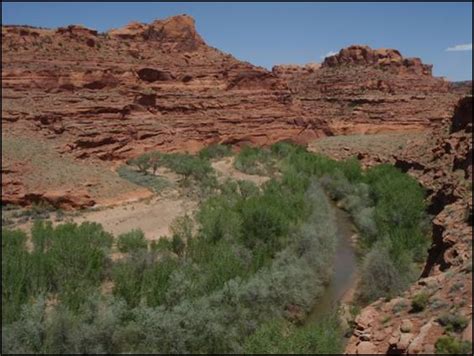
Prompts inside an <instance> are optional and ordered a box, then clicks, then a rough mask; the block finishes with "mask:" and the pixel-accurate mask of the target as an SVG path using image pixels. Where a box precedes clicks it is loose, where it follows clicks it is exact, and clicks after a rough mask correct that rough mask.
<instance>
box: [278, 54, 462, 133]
mask: <svg viewBox="0 0 474 356" xmlns="http://www.w3.org/2000/svg"><path fill="white" fill-rule="evenodd" d="M276 69H278V68H276ZM276 72H277V73H278V70H276ZM283 77H284V78H285V79H287V81H288V85H289V87H290V89H291V91H292V93H293V96H294V97H295V100H298V101H299V102H300V104H301V107H302V110H303V112H305V115H307V116H309V117H322V118H324V119H325V120H327V121H328V126H329V129H330V131H331V132H332V133H333V134H336V135H337V134H351V133H377V132H384V131H404V130H423V129H426V128H427V127H434V126H437V125H439V123H440V121H442V120H443V119H447V118H449V115H450V110H451V108H452V106H453V105H454V104H455V102H456V101H457V100H458V98H459V93H454V92H453V91H451V90H450V87H449V83H448V82H447V81H445V80H443V79H441V78H435V77H433V76H432V75H431V66H430V65H426V64H423V63H422V62H421V60H420V59H419V58H404V57H403V56H402V55H401V54H400V52H398V51H397V50H393V49H376V50H374V49H371V48H369V47H367V46H350V47H348V48H344V49H342V50H341V51H340V52H339V53H338V54H336V55H334V56H330V57H327V58H326V59H325V60H324V62H323V63H322V65H321V68H320V69H318V70H315V71H314V72H312V73H302V72H301V71H299V72H298V71H295V72H294V74H292V75H288V72H287V73H286V74H285V75H284V76H283Z"/></svg>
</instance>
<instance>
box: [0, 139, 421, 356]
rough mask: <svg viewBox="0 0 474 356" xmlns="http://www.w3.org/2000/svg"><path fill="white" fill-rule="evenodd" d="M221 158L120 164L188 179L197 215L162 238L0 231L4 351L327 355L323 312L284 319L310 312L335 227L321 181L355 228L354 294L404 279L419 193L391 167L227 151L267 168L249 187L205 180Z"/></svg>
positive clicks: (413, 257)
mask: <svg viewBox="0 0 474 356" xmlns="http://www.w3.org/2000/svg"><path fill="white" fill-rule="evenodd" d="M229 152H230V151H229V150H228V148H225V147H220V146H216V147H211V148H208V149H205V150H203V151H201V152H200V153H199V154H198V155H197V156H190V155H184V154H158V153H148V154H146V155H145V156H140V157H138V158H137V159H136V160H132V161H130V162H129V163H130V165H132V166H135V167H136V169H135V170H134V172H135V174H138V173H139V174H142V175H143V176H150V177H156V175H155V173H156V170H157V169H158V167H160V166H164V167H167V168H169V169H171V170H174V171H175V172H177V173H178V174H181V175H182V176H183V181H187V182H188V183H189V184H191V185H192V184H196V185H198V186H200V187H201V189H200V191H201V193H204V194H202V195H201V196H202V198H203V200H202V203H201V206H200V209H199V211H198V212H197V213H196V214H195V216H194V217H190V216H187V215H186V216H183V217H181V218H179V219H177V220H176V221H175V222H174V224H173V226H172V236H170V237H169V238H168V239H160V240H159V241H158V242H154V243H152V244H148V242H147V241H146V240H145V239H144V236H143V234H142V233H141V232H140V231H131V232H130V233H127V234H123V235H121V236H119V237H118V238H117V239H116V240H115V243H113V238H112V236H111V235H109V234H107V233H105V232H104V231H103V230H102V228H101V227H100V226H99V225H96V224H87V223H84V224H82V225H79V226H77V225H75V224H63V225H59V226H57V227H52V226H51V224H48V223H43V222H37V223H36V224H35V225H34V227H33V229H32V231H31V235H32V238H31V241H29V242H28V243H27V237H26V235H25V234H24V233H23V232H19V231H12V230H2V247H3V249H2V287H3V291H2V296H3V299H2V324H3V328H2V341H3V342H2V345H3V346H2V347H3V352H15V353H20V352H48V353H49V352H51V353H64V352H78V353H98V352H113V353H116V352H142V353H147V352H155V353H156V352H163V353H187V352H193V353H198V352H199V353H200V352H207V353H226V352H234V353H236V352H237V353H242V352H249V353H250V352H251V353H259V352H285V353H286V352H294V353H331V352H333V353H337V352H340V351H341V335H342V331H341V330H340V327H339V325H338V322H337V318H336V317H335V315H329V316H328V318H327V319H326V320H322V321H321V322H320V323H318V324H317V325H307V326H305V327H296V326H295V325H294V324H293V323H292V321H294V319H293V316H292V315H291V314H292V313H291V312H290V309H292V308H293V310H294V309H295V308H296V309H297V310H300V311H302V312H307V311H309V309H310V308H311V306H312V305H313V304H314V303H315V302H316V301H317V299H318V297H319V296H320V295H321V293H322V292H323V290H324V284H325V283H326V282H327V281H328V278H329V275H330V270H331V261H332V256H333V254H334V251H335V244H336V226H335V221H334V216H333V210H332V207H331V204H330V202H329V201H328V198H327V197H326V194H325V193H324V191H323V189H322V187H324V188H325V190H326V191H327V192H328V193H329V194H330V196H331V197H332V198H333V199H335V200H337V201H339V204H340V205H341V206H343V207H344V208H345V209H346V210H348V211H349V212H350V213H351V214H352V216H353V217H354V221H355V223H356V224H357V226H358V227H359V229H360V233H361V236H360V248H361V252H362V253H363V255H365V258H364V261H363V265H362V277H363V278H362V282H361V283H362V287H361V289H360V290H361V293H360V295H359V299H360V301H361V302H368V301H370V300H373V299H374V298H376V297H379V296H391V295H394V294H395V293H398V292H401V290H402V289H403V288H404V287H406V285H407V283H408V282H409V281H411V278H412V277H413V274H412V272H413V270H414V269H413V268H414V266H415V263H416V261H417V260H419V259H420V258H421V257H422V252H423V251H424V247H425V246H426V243H427V241H426V239H425V237H424V230H423V219H424V215H423V214H424V213H423V209H424V206H423V192H422V190H421V189H420V188H419V186H418V184H417V183H416V182H415V181H414V180H412V179H411V178H409V177H407V176H405V175H403V174H402V173H400V172H398V171H397V170H396V169H394V168H392V167H389V166H379V167H375V168H373V169H369V170H367V171H366V172H363V171H362V170H361V168H360V166H359V165H358V163H357V161H355V160H348V161H345V162H335V161H332V160H330V159H328V158H325V157H322V156H318V155H313V154H310V153H308V152H306V151H305V150H304V149H303V148H301V147H298V146H293V145H290V144H287V143H278V144H275V145H273V146H272V147H271V148H270V149H266V150H258V149H250V148H244V149H243V150H241V152H240V153H239V154H238V155H237V156H236V159H235V165H236V167H237V168H239V169H241V170H243V171H245V172H249V173H257V171H254V170H252V167H255V165H257V166H258V167H260V168H261V169H263V170H264V171H265V172H266V174H272V179H271V180H269V181H268V182H267V183H265V184H264V185H263V186H262V187H257V186H255V185H254V184H252V183H250V182H248V181H237V182H236V181H227V182H224V183H222V184H218V183H217V179H216V177H215V175H214V172H213V169H212V166H211V165H210V160H211V159H214V158H218V157H222V156H225V155H228V154H229ZM127 169H128V167H127ZM262 172H263V171H259V173H262ZM273 173H277V174H273ZM202 187H207V188H208V189H206V190H204V189H202ZM113 251H120V253H121V254H123V258H119V259H112V258H111V254H110V252H113ZM107 285H109V286H111V292H110V293H106V292H104V286H107ZM400 288H401V289H400ZM105 289H106V288H105Z"/></svg>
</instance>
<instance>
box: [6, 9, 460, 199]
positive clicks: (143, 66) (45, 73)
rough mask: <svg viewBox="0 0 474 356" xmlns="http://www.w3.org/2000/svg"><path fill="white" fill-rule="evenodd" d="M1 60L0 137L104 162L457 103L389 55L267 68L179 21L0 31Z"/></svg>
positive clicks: (439, 114)
mask: <svg viewBox="0 0 474 356" xmlns="http://www.w3.org/2000/svg"><path fill="white" fill-rule="evenodd" d="M2 54H3V56H2V57H3V59H2V104H3V105H2V135H5V136H6V137H10V136H21V137H31V138H35V139H37V140H50V141H51V142H54V143H55V144H56V146H57V150H58V152H60V153H61V154H67V155H72V156H73V157H75V158H77V159H81V160H97V159H99V160H102V161H112V162H111V164H115V163H114V162H117V161H121V160H124V159H127V158H129V157H132V156H134V155H137V154H140V153H142V152H144V151H146V150H152V149H153V150H162V151H176V150H179V151H191V152H193V151H196V150H198V149H200V148H201V147H203V146H205V145H208V144H211V143H228V144H235V145H242V144H255V145H266V144H271V143H273V142H276V141H279V140H284V139H291V140H293V141H295V142H299V143H307V142H309V141H311V140H314V139H316V138H318V137H321V136H325V135H333V134H341V133H348V132H367V133H371V132H379V131H387V130H413V129H424V128H426V127H427V126H428V125H431V124H436V122H437V121H439V120H440V119H442V118H443V117H446V116H447V112H448V111H449V108H450V106H451V104H452V103H453V102H454V97H457V96H459V95H460V94H452V93H449V92H448V84H447V83H446V82H444V81H443V80H440V79H437V78H433V77H432V76H431V75H430V72H429V66H426V65H424V64H422V63H421V61H419V60H415V59H403V58H402V57H401V55H399V53H398V52H397V51H394V50H376V51H373V50H370V49H369V48H366V47H357V46H355V47H354V46H352V47H349V48H348V49H343V50H341V52H340V53H339V55H336V56H334V58H333V59H331V58H332V57H330V58H327V60H326V61H325V62H324V63H323V65H322V66H319V65H318V64H311V65H306V66H292V65H286V66H277V67H275V68H274V69H273V71H271V72H270V71H268V70H266V69H264V68H260V67H256V66H253V65H251V64H250V63H246V62H242V61H239V60H237V59H235V58H234V57H232V56H231V55H228V54H225V53H223V52H221V51H219V50H217V49H215V48H212V47H210V46H208V45H207V44H206V43H205V41H204V40H203V39H202V38H201V36H200V35H199V34H198V33H197V32H196V29H195V24H194V20H193V19H192V18H191V17H189V16H186V15H180V16H175V17H171V18H168V19H165V20H156V21H154V22H152V23H150V24H143V23H136V22H135V23H130V24H128V25H126V26H125V27H123V28H119V29H114V30H110V31H108V32H107V33H98V32H97V31H95V30H91V29H87V28H85V27H83V26H80V25H71V26H68V27H64V28H58V29H43V28H33V27H28V26H2ZM387 68H388V70H387ZM393 68H397V70H394V69H393ZM10 163H11V164H10V165H12V166H15V167H26V166H27V164H25V162H10ZM26 163H27V162H26ZM3 168H4V166H3V165H2V169H3ZM5 169H8V167H6V168H5ZM15 172H16V173H15ZM23 173H24V172H22V171H21V169H18V170H16V171H14V172H13V171H12V172H11V173H9V175H8V177H9V178H11V181H12V182H15V189H13V190H11V191H12V192H15V191H18V192H23V193H24V194H23V193H21V194H22V195H21V196H22V197H24V198H21V199H20V196H19V195H18V196H15V195H14V194H13V195H12V196H11V197H12V199H13V200H12V201H14V202H18V201H22V202H23V203H24V204H27V203H28V201H26V200H25V199H27V198H26V197H27V196H28V192H29V190H30V188H27V187H25V186H24V184H23V181H24V179H23V178H22V174H23ZM63 188H64V187H56V186H55V187H52V190H53V191H58V190H61V189H63ZM19 194H20V193H19ZM2 201H4V202H5V200H4V195H3V194H2Z"/></svg>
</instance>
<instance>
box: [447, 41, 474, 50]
mask: <svg viewBox="0 0 474 356" xmlns="http://www.w3.org/2000/svg"><path fill="white" fill-rule="evenodd" d="M446 51H447V52H454V51H472V43H466V44H460V45H456V46H453V47H448V48H446Z"/></svg>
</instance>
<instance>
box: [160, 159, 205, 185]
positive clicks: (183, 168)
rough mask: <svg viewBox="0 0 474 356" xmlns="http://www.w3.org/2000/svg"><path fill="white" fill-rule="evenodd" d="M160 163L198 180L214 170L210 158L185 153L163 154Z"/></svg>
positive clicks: (186, 177)
mask: <svg viewBox="0 0 474 356" xmlns="http://www.w3.org/2000/svg"><path fill="white" fill-rule="evenodd" d="M159 165H160V166H163V167H167V168H169V169H171V170H172V171H174V172H176V173H178V174H182V175H183V176H184V177H185V179H188V178H189V177H193V178H194V179H196V180H197V181H200V180H202V179H204V178H206V177H207V176H208V175H210V174H212V173H213V172H214V170H213V168H212V166H211V164H210V163H209V161H208V160H206V159H202V158H200V157H198V156H192V155H189V154H185V153H168V154H162V155H161V157H160V160H159Z"/></svg>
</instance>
